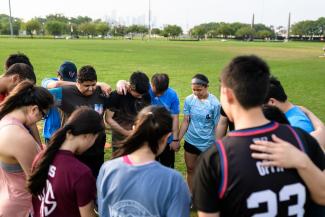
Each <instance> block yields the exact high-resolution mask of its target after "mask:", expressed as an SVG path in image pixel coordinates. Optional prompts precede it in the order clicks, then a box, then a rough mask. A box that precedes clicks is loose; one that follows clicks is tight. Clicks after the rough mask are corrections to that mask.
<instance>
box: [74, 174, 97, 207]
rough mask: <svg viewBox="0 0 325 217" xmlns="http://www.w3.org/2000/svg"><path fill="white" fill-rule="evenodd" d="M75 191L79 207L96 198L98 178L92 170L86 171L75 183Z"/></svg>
mask: <svg viewBox="0 0 325 217" xmlns="http://www.w3.org/2000/svg"><path fill="white" fill-rule="evenodd" d="M74 191H75V195H76V199H77V204H78V206H79V207H82V206H85V205H87V204H88V203H89V202H91V201H93V200H95V198H96V180H95V178H94V176H93V175H92V173H91V171H90V170H88V171H87V172H85V173H84V174H83V175H82V176H81V177H80V178H79V179H78V180H77V182H76V183H75V184H74Z"/></svg>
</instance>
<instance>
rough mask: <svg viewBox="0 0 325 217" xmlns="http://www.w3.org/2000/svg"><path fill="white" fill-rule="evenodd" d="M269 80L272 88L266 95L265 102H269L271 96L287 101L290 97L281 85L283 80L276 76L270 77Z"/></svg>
mask: <svg viewBox="0 0 325 217" xmlns="http://www.w3.org/2000/svg"><path fill="white" fill-rule="evenodd" d="M269 82H270V88H269V91H268V92H267V95H266V97H265V103H267V102H268V101H269V100H270V98H274V99H276V100H278V101H280V102H285V101H287V99H288V97H287V94H286V93H285V91H284V89H283V87H282V85H281V82H280V81H279V80H278V79H277V78H276V77H274V76H271V77H270V79H269Z"/></svg>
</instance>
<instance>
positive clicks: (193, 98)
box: [185, 94, 195, 103]
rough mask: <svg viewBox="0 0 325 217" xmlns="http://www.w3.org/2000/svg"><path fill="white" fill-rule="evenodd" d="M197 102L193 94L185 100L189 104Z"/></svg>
mask: <svg viewBox="0 0 325 217" xmlns="http://www.w3.org/2000/svg"><path fill="white" fill-rule="evenodd" d="M193 100H195V97H194V94H191V95H189V96H187V97H186V98H185V102H187V103H189V102H192V101H193Z"/></svg>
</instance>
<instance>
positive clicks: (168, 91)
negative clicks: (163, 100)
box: [166, 87, 178, 98]
mask: <svg viewBox="0 0 325 217" xmlns="http://www.w3.org/2000/svg"><path fill="white" fill-rule="evenodd" d="M166 94H168V95H169V96H172V97H177V98H178V95H177V93H176V91H175V90H174V89H173V88H170V87H168V88H167V90H166Z"/></svg>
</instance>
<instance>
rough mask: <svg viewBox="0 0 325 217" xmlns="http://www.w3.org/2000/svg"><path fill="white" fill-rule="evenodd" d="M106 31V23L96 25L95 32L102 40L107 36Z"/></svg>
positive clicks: (107, 28)
mask: <svg viewBox="0 0 325 217" xmlns="http://www.w3.org/2000/svg"><path fill="white" fill-rule="evenodd" d="M108 31H109V26H108V23H106V22H98V23H96V32H97V34H98V35H101V36H102V38H104V36H105V35H107V33H108Z"/></svg>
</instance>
